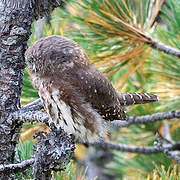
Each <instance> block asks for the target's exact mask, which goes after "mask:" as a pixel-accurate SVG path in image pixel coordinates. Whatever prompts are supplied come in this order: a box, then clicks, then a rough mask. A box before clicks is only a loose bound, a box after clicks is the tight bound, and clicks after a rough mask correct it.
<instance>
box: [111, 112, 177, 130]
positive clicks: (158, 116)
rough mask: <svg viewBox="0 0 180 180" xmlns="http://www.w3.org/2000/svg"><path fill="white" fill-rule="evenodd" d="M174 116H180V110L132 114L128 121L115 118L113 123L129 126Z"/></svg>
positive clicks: (119, 125)
mask: <svg viewBox="0 0 180 180" xmlns="http://www.w3.org/2000/svg"><path fill="white" fill-rule="evenodd" d="M173 118H180V110H176V111H167V112H161V113H154V114H152V115H145V116H130V117H128V118H127V120H126V121H119V120H115V121H112V123H111V124H112V125H113V126H116V127H127V126H129V125H131V124H139V123H149V122H155V121H160V120H164V119H173Z"/></svg>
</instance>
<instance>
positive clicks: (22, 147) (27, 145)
mask: <svg viewBox="0 0 180 180" xmlns="http://www.w3.org/2000/svg"><path fill="white" fill-rule="evenodd" d="M33 146H34V142H33V141H32V139H30V140H28V141H24V142H21V141H20V142H19V144H18V145H17V147H16V155H15V162H21V161H24V160H27V159H30V158H31V157H32V155H33V154H34V152H33ZM33 178H34V176H33V170H32V168H29V169H27V170H26V171H25V172H23V173H16V174H15V179H17V180H21V179H33Z"/></svg>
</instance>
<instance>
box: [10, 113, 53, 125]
mask: <svg viewBox="0 0 180 180" xmlns="http://www.w3.org/2000/svg"><path fill="white" fill-rule="evenodd" d="M11 116H13V118H15V119H16V120H17V121H18V122H23V123H24V122H42V123H45V124H47V125H49V122H50V121H51V119H50V117H49V116H48V114H46V113H43V112H40V111H29V112H22V111H21V110H19V111H16V112H13V113H12V114H11Z"/></svg>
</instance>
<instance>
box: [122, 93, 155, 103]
mask: <svg viewBox="0 0 180 180" xmlns="http://www.w3.org/2000/svg"><path fill="white" fill-rule="evenodd" d="M119 100H120V103H121V105H122V106H130V105H133V104H146V103H151V102H156V101H158V96H157V95H155V94H149V93H120V95H119Z"/></svg>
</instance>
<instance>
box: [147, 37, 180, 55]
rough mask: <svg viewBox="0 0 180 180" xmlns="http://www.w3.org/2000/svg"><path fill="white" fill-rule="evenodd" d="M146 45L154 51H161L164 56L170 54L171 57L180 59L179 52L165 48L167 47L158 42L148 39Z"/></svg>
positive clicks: (168, 47) (171, 48) (169, 47)
mask: <svg viewBox="0 0 180 180" xmlns="http://www.w3.org/2000/svg"><path fill="white" fill-rule="evenodd" d="M148 43H149V44H150V45H151V47H152V48H154V49H157V50H160V51H163V52H165V53H166V54H171V55H173V56H177V57H178V58H180V50H179V49H176V48H173V47H171V46H167V45H165V44H163V43H160V42H156V41H153V40H152V39H150V41H149V42H148Z"/></svg>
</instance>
